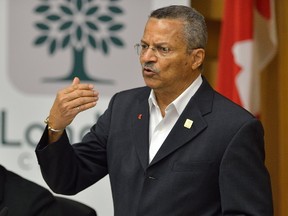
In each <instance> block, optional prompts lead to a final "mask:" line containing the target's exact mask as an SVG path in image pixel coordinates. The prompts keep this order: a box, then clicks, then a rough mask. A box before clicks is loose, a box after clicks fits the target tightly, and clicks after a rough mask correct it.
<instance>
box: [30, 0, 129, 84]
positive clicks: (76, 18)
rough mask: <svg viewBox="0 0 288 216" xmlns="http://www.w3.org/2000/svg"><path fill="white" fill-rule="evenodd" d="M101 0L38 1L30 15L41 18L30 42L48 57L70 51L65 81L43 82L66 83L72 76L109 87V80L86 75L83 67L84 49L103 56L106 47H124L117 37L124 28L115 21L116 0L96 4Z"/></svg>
mask: <svg viewBox="0 0 288 216" xmlns="http://www.w3.org/2000/svg"><path fill="white" fill-rule="evenodd" d="M99 1H102V2H103V0H62V1H59V2H60V3H59V2H58V1H55V0H54V1H53V0H41V3H40V4H39V5H37V7H36V8H35V9H34V12H35V13H36V14H38V15H41V16H42V19H41V20H40V21H37V22H36V23H35V27H36V28H37V30H39V32H40V35H38V36H37V37H36V38H35V40H34V45H35V46H40V45H44V44H46V45H47V46H48V52H49V54H50V55H54V54H55V53H56V51H58V50H60V49H67V48H71V51H72V52H73V64H72V68H71V71H69V74H68V75H67V76H65V77H60V78H49V79H46V81H68V80H69V81H70V80H72V79H73V78H74V77H75V76H78V77H79V78H80V79H81V80H85V81H94V82H98V83H112V81H111V80H103V79H95V78H92V77H91V76H89V75H88V73H87V71H86V69H85V64H84V58H85V52H86V49H88V48H91V49H93V50H100V51H101V52H102V53H103V54H104V55H108V54H109V52H110V46H112V45H113V46H116V47H124V42H123V40H122V39H121V38H120V37H118V36H117V33H118V32H119V31H120V30H122V29H123V28H124V25H123V24H122V23H119V22H117V21H116V19H115V17H116V16H118V15H121V14H123V10H122V9H121V8H120V7H119V6H117V5H116V2H117V1H120V0H105V1H106V2H107V6H106V7H104V12H103V6H101V5H103V3H102V4H99V3H98V4H97V2H99Z"/></svg>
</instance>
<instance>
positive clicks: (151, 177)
mask: <svg viewBox="0 0 288 216" xmlns="http://www.w3.org/2000/svg"><path fill="white" fill-rule="evenodd" d="M148 178H149V179H151V180H156V179H157V178H155V177H153V176H148Z"/></svg>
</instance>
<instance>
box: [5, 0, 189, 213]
mask: <svg viewBox="0 0 288 216" xmlns="http://www.w3.org/2000/svg"><path fill="white" fill-rule="evenodd" d="M9 2H10V4H11V5H12V6H13V4H12V2H14V3H15V2H16V3H19V4H20V3H21V2H22V0H19V1H17V0H0V86H1V91H0V163H1V164H2V165H4V166H5V167H6V168H7V169H9V170H12V171H14V172H16V173H18V174H19V175H21V176H23V177H25V178H27V179H29V180H31V181H34V182H36V183H38V184H40V185H42V186H44V187H47V185H46V183H45V182H44V181H43V179H42V176H41V174H40V171H39V166H38V164H37V161H36V157H35V153H34V150H35V145H36V144H37V142H38V140H39V138H40V136H41V134H42V131H43V129H44V127H45V125H44V123H43V120H44V119H45V118H46V116H47V114H48V113H49V109H50V107H51V105H52V103H53V100H54V96H55V93H56V91H57V90H58V89H59V88H63V87H64V86H66V85H68V83H63V82H62V83H58V84H51V83H50V84H47V83H46V84H45V85H46V86H45V88H47V89H46V90H45V91H44V90H43V89H44V87H43V89H41V88H39V87H37V85H39V80H37V79H36V78H35V77H36V76H35V75H32V74H33V73H31V71H37V75H39V73H40V72H43V71H45V70H46V75H47V74H50V72H51V73H52V71H54V72H55V71H56V70H57V71H62V70H64V69H65V68H66V67H67V65H66V64H68V63H69V61H70V58H68V57H67V56H66V55H65V54H64V52H62V53H59V54H57V53H56V54H55V55H54V56H53V57H49V55H48V54H47V48H44V47H42V48H35V47H34V48H33V49H34V50H33V53H32V52H30V51H31V49H32V48H31V42H29V43H30V47H29V43H27V44H28V45H27V47H28V48H27V50H26V47H25V46H24V45H23V47H22V44H25V37H31V35H32V36H34V37H35V34H36V31H35V29H34V30H33V29H32V28H31V29H30V28H29V26H25V24H22V25H21V26H20V23H19V26H20V27H22V29H21V28H20V27H19V26H18V27H17V28H18V29H14V28H16V26H14V25H17V22H22V19H25V18H26V17H24V16H25V15H22V17H21V16H20V15H19V13H20V12H23V11H20V9H21V10H24V9H23V8H21V7H20V5H18V7H17V6H16V5H17V4H14V5H15V8H12V9H13V10H14V9H15V10H16V9H17V10H18V13H17V12H15V13H13V14H11V13H12V12H11V5H10V7H9V5H8V4H9ZM23 2H24V4H25V5H26V7H28V5H29V4H30V5H32V4H33V2H35V1H23ZM31 2H32V3H31ZM39 2H40V1H39ZM39 2H38V3H39ZM132 2H133V3H132ZM189 2H190V1H187V0H183V1H181V0H148V1H147V0H145V1H143V0H133V1H132V0H122V1H119V4H121V7H122V8H125V14H126V17H125V16H124V18H122V20H121V21H123V22H126V29H125V30H124V31H123V33H119V35H121V36H122V37H123V38H124V40H125V41H126V45H127V46H126V48H124V49H116V48H115V49H111V55H110V56H109V57H107V56H106V57H103V56H102V55H101V54H100V53H99V52H95V53H89V55H87V61H90V62H91V63H90V64H89V63H87V64H88V65H89V67H90V69H91V70H95V71H104V70H105V71H109V73H111V74H112V75H110V76H111V77H113V78H115V79H116V83H118V84H119V85H118V86H117V85H116V87H115V89H113V90H114V91H118V90H121V89H123V88H131V87H134V86H138V85H143V83H142V78H141V71H140V67H139V64H138V59H137V56H136V54H134V50H133V44H134V43H136V42H138V41H139V39H140V38H141V36H142V32H143V28H144V25H145V22H146V19H147V16H148V14H149V12H150V10H151V9H155V8H158V7H161V6H165V5H170V4H182V5H190V3H189ZM22 4H23V3H22ZM34 4H35V3H34ZM13 7H14V6H13ZM16 7H17V8H16ZM19 8H20V9H19ZM31 10H32V9H31ZM9 13H10V14H9ZM23 13H24V12H23ZM17 16H19V17H17ZM15 18H16V19H15ZM131 18H132V19H131ZM10 19H11V20H12V19H14V22H13V26H12V22H11V20H10ZM23 22H24V21H23ZM15 23H16V24H15ZM23 26H24V27H23ZM31 26H32V25H31ZM11 34H13V35H11ZM15 44H16V45H17V46H16V45H15ZM14 46H15V47H14ZM20 46H21V47H20ZM35 53H36V56H33V55H35ZM40 57H41V60H39V59H38V58H40ZM94 59H97V61H94ZM69 64H70V63H69ZM54 65H55V67H54ZM47 69H51V71H50V72H49V70H47ZM38 72H39V73H38ZM59 73H60V72H59ZM107 73H108V72H107ZM125 73H127V75H126V74H125ZM40 74H41V73H40ZM131 74H133V76H135V77H133V76H132V79H133V82H130V80H131ZM127 78H128V79H129V82H128V84H125V82H124V81H125V80H127ZM15 79H18V80H17V81H15ZM123 80H124V81H123ZM37 82H38V83H37ZM121 83H124V84H122V85H121ZM43 85H44V84H43ZM96 88H97V89H98V90H99V91H100V101H99V103H98V105H97V107H96V108H94V109H92V110H89V111H87V112H84V113H81V114H80V115H79V116H77V117H76V119H75V120H74V122H73V123H72V125H71V126H70V130H71V131H72V133H71V134H70V138H71V139H72V141H73V142H75V141H79V140H80V138H81V136H82V134H83V132H85V131H87V128H89V127H90V126H91V125H92V124H93V123H94V122H95V120H96V119H97V116H98V115H100V114H101V113H102V112H103V111H104V110H105V108H106V106H107V104H108V102H109V100H110V97H111V96H112V94H111V89H109V87H107V86H104V85H102V86H101V85H100V86H97V87H96ZM28 89H29V90H28ZM33 89H34V90H33ZM101 92H104V95H102V96H101ZM63 162H64V161H63ZM70 198H72V199H75V200H79V201H81V202H83V203H86V204H88V205H90V206H91V207H94V208H95V209H96V211H97V213H98V215H100V216H110V215H111V216H112V215H113V204H112V197H111V191H110V186H109V177H108V176H107V177H105V178H104V179H102V180H101V181H100V182H98V183H97V184H95V185H93V186H92V187H90V188H88V189H86V190H84V191H82V192H80V193H79V194H77V195H75V196H72V197H70Z"/></svg>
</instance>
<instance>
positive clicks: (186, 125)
mask: <svg viewBox="0 0 288 216" xmlns="http://www.w3.org/2000/svg"><path fill="white" fill-rule="evenodd" d="M192 124H193V121H192V120H191V119H186V121H185V123H184V127H185V128H188V129H190V128H191V127H192Z"/></svg>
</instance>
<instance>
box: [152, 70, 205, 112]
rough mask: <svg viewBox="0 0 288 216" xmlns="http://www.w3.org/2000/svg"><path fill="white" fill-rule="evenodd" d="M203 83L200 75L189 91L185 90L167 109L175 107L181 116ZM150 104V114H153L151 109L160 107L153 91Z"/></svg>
mask: <svg viewBox="0 0 288 216" xmlns="http://www.w3.org/2000/svg"><path fill="white" fill-rule="evenodd" d="M202 82H203V79H202V77H201V75H199V76H198V77H197V78H196V79H195V80H194V82H193V83H192V84H191V85H190V86H189V87H188V88H187V89H185V91H184V92H182V94H180V95H179V96H178V97H177V98H176V99H175V100H174V101H172V103H170V104H169V105H168V106H167V108H169V107H170V106H174V107H175V109H176V110H177V113H178V115H180V114H181V113H182V112H183V110H184V109H185V107H186V105H187V104H188V102H189V100H190V99H191V97H193V95H194V94H195V93H196V91H197V90H198V89H199V87H200V86H201V84H202ZM148 103H149V108H150V112H151V109H152V107H153V106H155V107H158V103H157V100H156V97H155V94H154V91H153V89H152V90H151V92H150V95H149V98H148ZM167 108H166V109H167Z"/></svg>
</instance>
